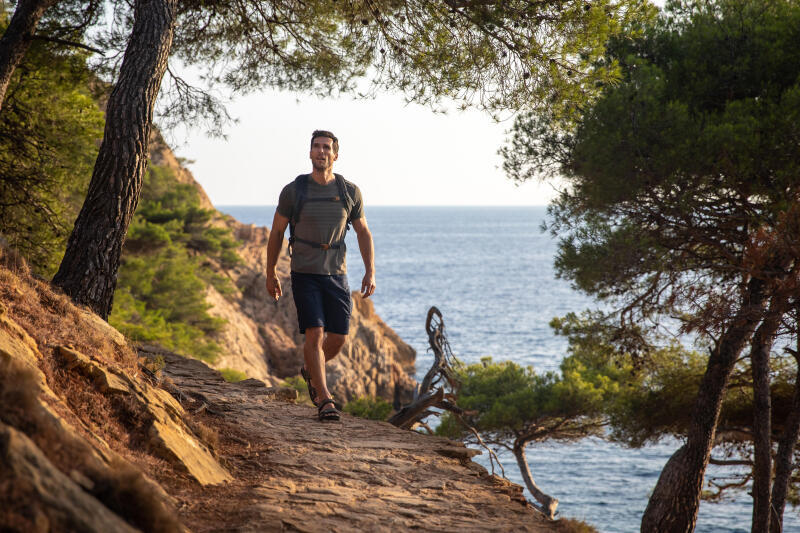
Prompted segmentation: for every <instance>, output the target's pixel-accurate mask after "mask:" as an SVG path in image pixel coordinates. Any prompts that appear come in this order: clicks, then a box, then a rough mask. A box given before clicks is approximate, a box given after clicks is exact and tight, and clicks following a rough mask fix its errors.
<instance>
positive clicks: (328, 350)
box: [322, 332, 347, 362]
mask: <svg viewBox="0 0 800 533" xmlns="http://www.w3.org/2000/svg"><path fill="white" fill-rule="evenodd" d="M346 339H347V336H346V335H340V334H339V333H331V332H328V333H326V334H325V340H324V341H323V342H322V352H323V353H324V354H325V362H328V361H330V360H331V359H333V358H334V357H336V356H337V355H339V350H341V349H342V346H344V341H345V340H346Z"/></svg>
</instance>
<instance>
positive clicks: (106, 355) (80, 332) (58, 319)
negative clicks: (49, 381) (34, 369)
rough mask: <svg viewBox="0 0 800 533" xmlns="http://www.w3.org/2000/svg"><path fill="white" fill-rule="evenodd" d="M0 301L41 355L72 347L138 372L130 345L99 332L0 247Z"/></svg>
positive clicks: (62, 297) (133, 372)
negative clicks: (115, 340)
mask: <svg viewBox="0 0 800 533" xmlns="http://www.w3.org/2000/svg"><path fill="white" fill-rule="evenodd" d="M2 267H5V268H2ZM0 302H2V303H3V305H4V306H5V308H6V311H7V312H8V315H9V316H10V317H11V318H12V319H13V320H14V321H15V322H16V323H17V324H19V325H20V326H22V327H23V328H24V329H25V330H26V331H27V332H28V334H29V335H30V336H31V337H33V338H34V339H36V342H37V343H38V344H39V350H40V351H41V352H42V354H43V355H44V356H45V357H48V358H49V357H52V351H53V350H54V349H55V348H56V347H58V346H72V347H74V348H75V349H76V350H78V351H79V352H82V353H85V354H87V355H92V356H94V357H96V358H98V359H99V360H101V361H103V362H105V363H107V364H114V365H116V366H117V367H118V368H121V369H122V370H123V371H125V372H126V373H128V374H129V375H136V374H137V373H138V357H137V355H136V351H135V350H134V349H133V348H132V347H131V346H128V345H127V344H126V345H124V346H119V345H117V344H116V343H115V342H114V341H113V340H112V339H111V338H110V337H109V336H108V335H107V334H105V332H103V331H99V330H98V328H97V327H96V326H95V325H94V324H93V323H92V322H91V321H90V320H89V319H88V318H87V317H86V316H85V315H84V314H83V313H81V311H80V310H79V309H78V308H77V307H76V306H75V305H74V304H73V303H72V301H71V300H70V299H69V297H67V296H66V295H64V294H63V293H61V292H60V291H58V290H57V289H55V288H53V287H52V286H50V284H48V283H46V282H44V281H41V280H38V279H36V278H34V277H33V276H32V275H31V272H30V269H29V268H28V266H27V264H26V263H25V261H24V259H22V258H21V257H19V255H18V254H16V253H15V252H14V251H13V250H9V249H7V248H2V247H0Z"/></svg>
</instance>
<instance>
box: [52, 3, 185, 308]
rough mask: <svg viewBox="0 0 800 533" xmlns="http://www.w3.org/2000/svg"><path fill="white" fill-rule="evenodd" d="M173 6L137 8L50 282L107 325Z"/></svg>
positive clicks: (139, 184) (164, 63)
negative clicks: (81, 195)
mask: <svg viewBox="0 0 800 533" xmlns="http://www.w3.org/2000/svg"><path fill="white" fill-rule="evenodd" d="M175 8H176V0H137V2H136V6H135V9H134V23H133V31H132V33H131V36H130V40H129V41H128V47H127V48H126V50H125V57H124V58H123V61H122V67H121V69H120V75H119V80H118V81H117V84H116V86H115V87H114V90H113V91H112V93H111V97H110V98H109V100H108V107H107V109H106V126H105V132H104V135H103V143H102V144H101V145H100V152H99V154H98V156H97V161H96V162H95V166H94V171H93V172H92V180H91V182H90V184H89V192H88V194H87V196H86V200H85V201H84V203H83V207H82V208H81V212H80V214H79V215H78V219H77V220H76V221H75V228H74V229H73V230H72V234H71V235H70V238H69V242H68V244H67V250H66V253H65V254H64V259H63V260H62V262H61V266H60V267H59V269H58V273H57V274H56V275H55V277H54V278H53V283H54V284H56V285H58V286H60V287H61V288H63V289H64V292H66V293H67V294H68V295H69V296H70V297H71V298H72V299H73V300H74V301H75V302H77V303H80V304H86V305H88V306H89V307H90V308H92V310H94V312H96V313H97V314H98V315H100V316H101V317H103V318H104V319H107V318H108V315H109V313H110V312H111V305H112V301H113V298H114V289H115V288H116V285H117V271H118V269H119V258H120V254H121V253H122V244H123V242H124V240H125V234H126V233H127V231H128V225H129V224H130V221H131V218H132V217H133V213H134V211H135V210H136V206H137V204H138V203H139V195H140V192H141V188H142V178H143V176H144V173H145V170H146V168H147V157H148V140H149V138H150V127H151V123H152V120H153V106H154V104H155V100H156V96H157V95H158V90H159V88H160V86H161V78H162V77H163V76H164V72H165V70H166V68H167V60H168V57H169V52H170V48H171V46H172V36H173V30H174V26H175Z"/></svg>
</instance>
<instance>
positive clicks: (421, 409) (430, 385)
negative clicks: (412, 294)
mask: <svg viewBox="0 0 800 533" xmlns="http://www.w3.org/2000/svg"><path fill="white" fill-rule="evenodd" d="M425 330H426V331H427V333H428V343H429V344H430V347H431V350H432V351H433V364H432V365H431V368H430V370H428V372H427V373H426V374H425V377H424V378H423V380H422V383H420V385H419V387H418V388H417V390H416V392H415V393H414V399H413V400H412V402H411V403H410V404H408V405H404V406H402V407H401V408H400V409H398V410H397V412H396V413H395V414H394V415H392V416H391V417H390V418H389V420H388V421H389V423H390V424H393V425H395V426H397V427H401V428H405V429H409V428H411V427H413V426H414V425H415V424H421V423H422V422H423V420H424V419H425V418H427V417H428V416H430V415H431V414H435V412H434V411H431V410H430V408H437V409H442V410H446V411H452V412H454V413H456V414H463V413H464V410H463V409H461V408H459V407H458V406H457V405H456V404H455V402H454V401H453V400H454V399H455V397H456V393H457V392H458V379H457V378H456V375H455V371H454V370H453V364H454V363H455V361H456V359H455V356H454V355H453V352H452V350H450V344H449V343H448V342H447V337H446V336H445V333H444V320H443V319H442V313H441V312H440V311H439V310H438V309H437V308H436V307H431V308H430V309H429V310H428V316H427V318H426V320H425Z"/></svg>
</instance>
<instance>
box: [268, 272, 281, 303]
mask: <svg viewBox="0 0 800 533" xmlns="http://www.w3.org/2000/svg"><path fill="white" fill-rule="evenodd" d="M267 292H268V293H269V295H270V296H272V297H273V298H274V299H275V301H276V302H277V301H278V298H280V297H281V294H282V292H281V282H280V281H279V280H278V276H276V275H274V274H273V275H269V274H267Z"/></svg>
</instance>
